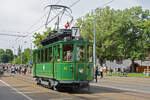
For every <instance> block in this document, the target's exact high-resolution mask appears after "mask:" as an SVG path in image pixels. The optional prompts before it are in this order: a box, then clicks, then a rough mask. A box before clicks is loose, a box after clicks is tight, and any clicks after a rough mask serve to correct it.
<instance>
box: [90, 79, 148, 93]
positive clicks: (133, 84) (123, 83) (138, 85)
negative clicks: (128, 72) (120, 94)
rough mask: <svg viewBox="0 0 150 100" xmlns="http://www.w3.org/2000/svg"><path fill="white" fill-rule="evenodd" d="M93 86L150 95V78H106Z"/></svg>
mask: <svg viewBox="0 0 150 100" xmlns="http://www.w3.org/2000/svg"><path fill="white" fill-rule="evenodd" d="M91 85H95V86H102V87H109V88H115V89H121V90H127V91H135V92H142V93H149V94H150V78H137V77H136V78H135V77H104V78H103V79H100V80H99V82H98V83H95V82H93V83H91Z"/></svg>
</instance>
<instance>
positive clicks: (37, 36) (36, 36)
mask: <svg viewBox="0 0 150 100" xmlns="http://www.w3.org/2000/svg"><path fill="white" fill-rule="evenodd" d="M50 32H51V28H48V29H47V31H45V32H43V34H42V35H41V34H40V33H34V35H33V38H34V39H35V40H34V41H33V43H34V45H35V46H36V47H41V46H42V45H41V41H42V40H43V39H44V38H45V37H46V36H48V35H49V33H50Z"/></svg>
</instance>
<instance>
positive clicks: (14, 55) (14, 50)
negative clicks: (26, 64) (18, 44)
mask: <svg viewBox="0 0 150 100" xmlns="http://www.w3.org/2000/svg"><path fill="white" fill-rule="evenodd" d="M14 63H15V64H16V57H15V48H14Z"/></svg>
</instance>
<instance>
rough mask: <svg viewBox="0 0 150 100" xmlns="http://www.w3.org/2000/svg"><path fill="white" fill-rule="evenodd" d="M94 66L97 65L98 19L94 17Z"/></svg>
mask: <svg viewBox="0 0 150 100" xmlns="http://www.w3.org/2000/svg"><path fill="white" fill-rule="evenodd" d="M93 48H94V51H93V53H94V66H96V19H95V18H94V45H93Z"/></svg>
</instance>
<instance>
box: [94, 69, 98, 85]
mask: <svg viewBox="0 0 150 100" xmlns="http://www.w3.org/2000/svg"><path fill="white" fill-rule="evenodd" d="M97 75H98V67H96V69H95V80H96V82H97Z"/></svg>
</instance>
